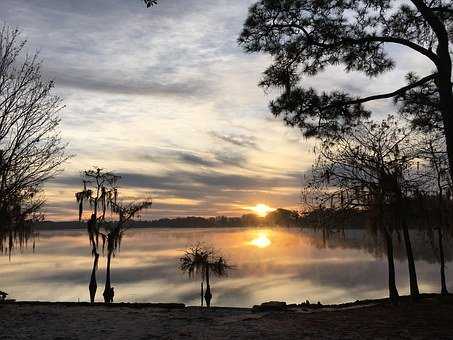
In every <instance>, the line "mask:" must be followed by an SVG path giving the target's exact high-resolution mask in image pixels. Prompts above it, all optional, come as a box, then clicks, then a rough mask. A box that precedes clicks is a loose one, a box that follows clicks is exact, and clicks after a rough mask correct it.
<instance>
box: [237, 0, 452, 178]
mask: <svg viewBox="0 0 453 340" xmlns="http://www.w3.org/2000/svg"><path fill="white" fill-rule="evenodd" d="M452 29H453V6H452V4H451V1H445V0H432V1H426V0H409V1H398V0H346V1H329V0H321V1H319V0H261V1H258V2H256V4H255V5H253V6H252V7H250V10H249V16H248V18H247V20H246V22H245V24H244V29H243V31H242V33H241V35H240V37H239V43H240V44H241V45H242V46H243V47H244V49H245V51H247V52H262V53H267V54H270V55H271V56H272V57H273V58H274V62H273V64H272V65H271V66H270V67H269V68H268V69H267V70H266V71H265V72H264V79H263V80H262V82H261V83H260V85H261V86H264V87H265V88H269V87H271V88H282V89H283V93H282V94H281V95H280V96H279V97H278V99H276V100H275V101H272V102H271V104H270V107H271V111H272V113H273V114H274V115H276V116H280V115H281V116H283V118H284V120H285V122H286V123H287V124H289V125H291V126H295V127H297V128H300V129H301V130H303V131H304V133H305V134H306V135H307V136H325V135H329V134H331V133H338V132H342V131H345V130H347V129H349V128H350V127H351V126H353V125H354V124H356V122H357V120H358V119H360V118H363V117H368V116H369V114H370V112H369V111H367V110H366V109H365V108H364V107H363V106H362V104H364V103H368V102H371V101H376V100H382V99H386V98H395V97H398V96H401V95H404V94H405V93H407V92H408V91H412V94H414V92H416V93H420V94H422V96H421V97H423V96H424V94H423V93H422V91H418V90H419V88H420V87H423V86H425V85H427V84H431V87H432V89H434V94H433V95H434V97H435V98H436V100H435V108H434V114H435V115H436V116H438V117H439V118H440V121H441V124H442V129H443V132H444V136H445V139H446V146H447V153H448V157H449V164H450V174H452V173H453V91H452V86H451V78H452V61H451V54H450V50H451V48H450V41H451V32H452ZM389 44H393V45H395V44H396V45H399V46H402V47H404V48H407V49H410V50H412V51H413V52H414V53H417V54H419V55H421V56H422V57H424V58H425V61H426V65H427V66H429V67H433V68H434V70H433V71H432V72H430V73H429V74H427V75H425V76H423V77H414V76H413V75H414V74H413V73H412V75H411V76H410V77H409V81H408V83H407V85H405V86H402V87H399V88H395V89H389V91H388V92H382V93H378V94H371V95H369V96H365V97H356V96H353V95H350V94H348V93H346V92H344V91H337V90H336V91H333V92H330V93H326V92H323V93H318V91H316V90H315V89H313V88H306V87H303V86H301V84H300V83H301V81H302V80H303V78H304V76H314V75H316V74H318V73H320V72H322V71H324V70H325V69H326V67H328V66H332V65H339V64H341V65H344V68H345V71H346V72H349V71H359V72H362V73H364V74H365V75H367V76H369V77H376V76H378V75H380V74H382V73H385V72H388V71H391V70H392V69H393V68H394V66H395V60H393V59H392V58H390V57H389V55H388V54H387V51H386V49H385V47H386V46H387V45H389ZM416 71H417V70H414V72H416ZM416 97H418V99H420V98H421V97H420V96H415V97H414V99H416ZM425 97H426V96H425ZM418 102H420V101H418ZM431 118H434V117H431ZM452 177H453V176H452Z"/></svg>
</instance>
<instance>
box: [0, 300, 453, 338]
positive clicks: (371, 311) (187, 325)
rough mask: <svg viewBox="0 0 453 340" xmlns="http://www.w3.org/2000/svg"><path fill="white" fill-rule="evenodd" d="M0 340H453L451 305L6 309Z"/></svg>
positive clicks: (1, 313)
mask: <svg viewBox="0 0 453 340" xmlns="http://www.w3.org/2000/svg"><path fill="white" fill-rule="evenodd" d="M0 339H109V340H110V339H453V298H452V297H451V296H450V297H447V298H440V297H438V296H437V297H430V298H425V299H423V300H422V301H421V302H418V303H412V302H410V301H408V300H407V301H405V302H403V303H401V304H400V305H399V306H392V305H390V304H388V303H385V302H384V303H383V302H374V303H373V302H369V303H364V304H358V305H354V304H353V305H346V306H336V307H335V306H329V307H322V308H316V309H311V308H306V307H301V306H298V307H289V308H287V309H286V310H283V311H260V312H255V311H253V310H252V309H246V308H212V309H211V310H200V308H199V307H182V306H180V305H169V306H165V305H164V306H156V305H150V304H113V305H111V306H105V305H102V304H96V305H93V306H91V305H87V304H77V303H36V302H14V303H2V304H0Z"/></svg>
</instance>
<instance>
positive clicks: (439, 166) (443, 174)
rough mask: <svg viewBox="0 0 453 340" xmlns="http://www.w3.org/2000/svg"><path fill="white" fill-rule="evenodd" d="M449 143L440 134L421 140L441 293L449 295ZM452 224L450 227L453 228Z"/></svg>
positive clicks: (425, 188) (427, 199)
mask: <svg viewBox="0 0 453 340" xmlns="http://www.w3.org/2000/svg"><path fill="white" fill-rule="evenodd" d="M444 145H445V143H444V141H443V136H442V135H441V134H440V133H432V134H429V135H427V136H426V137H425V138H424V139H423V142H422V143H421V155H420V156H421V157H420V158H421V160H424V161H425V164H424V166H423V168H422V170H421V171H422V173H423V178H424V182H425V186H424V188H423V189H424V192H425V194H426V195H425V196H424V197H423V198H424V201H427V202H426V203H429V198H430V197H433V198H434V202H436V203H435V204H434V207H435V208H434V209H431V210H434V213H433V212H431V213H429V212H428V214H426V212H425V214H426V215H428V216H429V224H430V226H431V227H434V229H435V230H436V231H437V240H438V245H437V250H438V257H439V262H440V277H441V294H442V295H447V294H448V290H447V283H446V276H445V254H444V242H443V239H444V233H445V232H447V231H449V230H450V231H451V227H450V224H451V194H452V181H451V179H450V176H449V172H448V157H447V153H446V152H445V147H444ZM449 227H450V228H449Z"/></svg>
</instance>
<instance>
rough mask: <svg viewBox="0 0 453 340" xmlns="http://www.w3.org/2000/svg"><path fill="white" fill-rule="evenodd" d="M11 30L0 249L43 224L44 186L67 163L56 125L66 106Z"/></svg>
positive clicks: (6, 47) (1, 67)
mask: <svg viewBox="0 0 453 340" xmlns="http://www.w3.org/2000/svg"><path fill="white" fill-rule="evenodd" d="M25 46H26V41H25V40H22V39H21V36H20V32H19V31H18V30H17V29H13V28H10V27H9V26H6V25H4V26H2V27H1V28H0V247H1V248H2V249H3V247H4V243H5V241H6V240H7V239H8V240H9V241H8V243H7V244H6V245H5V247H6V248H9V251H11V248H12V247H13V246H14V243H16V241H17V242H18V243H19V244H22V243H23V242H24V240H25V241H26V239H27V237H28V236H29V235H30V233H31V232H32V229H31V222H34V221H36V220H38V219H41V216H40V213H39V211H40V208H41V207H42V206H43V204H44V199H43V198H42V197H41V196H40V195H39V193H40V192H41V191H42V186H43V184H44V183H45V182H46V181H47V180H49V179H50V178H52V177H53V176H54V175H55V174H56V173H57V172H58V171H59V169H60V166H61V165H62V164H63V163H64V162H65V161H66V160H67V159H68V155H67V154H66V153H65V147H66V144H65V143H63V141H62V139H61V137H60V134H59V131H58V125H59V123H60V118H59V112H60V110H61V109H62V107H63V106H62V100H61V98H60V97H58V96H56V95H55V94H54V93H53V87H54V83H53V81H47V80H45V79H44V78H43V76H42V73H41V61H40V60H39V57H38V55H37V54H34V55H28V54H26V53H25V52H24V49H25Z"/></svg>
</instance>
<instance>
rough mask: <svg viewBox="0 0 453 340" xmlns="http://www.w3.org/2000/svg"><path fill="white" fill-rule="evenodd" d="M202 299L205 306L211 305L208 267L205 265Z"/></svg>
mask: <svg viewBox="0 0 453 340" xmlns="http://www.w3.org/2000/svg"><path fill="white" fill-rule="evenodd" d="M204 299H205V300H206V307H208V308H210V307H211V299H212V294H211V286H210V284H209V267H208V266H206V292H205V293H204Z"/></svg>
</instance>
